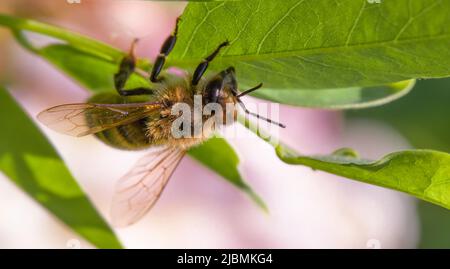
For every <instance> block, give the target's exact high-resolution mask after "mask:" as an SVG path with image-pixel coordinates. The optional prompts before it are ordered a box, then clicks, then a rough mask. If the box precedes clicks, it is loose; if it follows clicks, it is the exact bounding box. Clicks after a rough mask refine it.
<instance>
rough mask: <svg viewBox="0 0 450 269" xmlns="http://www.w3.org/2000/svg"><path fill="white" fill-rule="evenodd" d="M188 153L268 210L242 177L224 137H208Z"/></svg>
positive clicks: (236, 156) (233, 153) (234, 153)
mask: <svg viewBox="0 0 450 269" xmlns="http://www.w3.org/2000/svg"><path fill="white" fill-rule="evenodd" d="M189 155H190V156H191V157H193V158H194V159H196V160H198V161H200V162H201V163H202V164H203V165H205V166H207V167H209V168H210V169H211V170H213V171H215V172H216V173H218V174H219V175H221V176H222V177H224V178H226V179H227V180H228V181H229V182H231V183H232V184H233V185H235V186H236V187H238V188H239V189H241V190H242V191H244V192H246V193H247V194H248V195H249V197H250V198H252V199H253V201H255V202H256V204H258V205H259V206H260V207H261V208H262V209H263V210H264V211H266V212H268V209H267V206H266V205H265V203H264V201H263V200H262V199H261V198H260V197H259V196H258V195H257V194H256V193H255V192H254V191H253V190H252V189H251V187H250V186H249V185H248V184H247V183H246V182H245V181H244V180H243V179H242V177H241V174H240V173H239V170H238V165H239V157H238V155H237V154H236V152H235V151H234V149H233V148H232V147H231V146H230V145H229V144H228V142H227V141H226V140H225V139H223V138H219V137H213V138H210V139H209V140H207V141H206V142H204V143H203V144H202V145H201V146H198V147H194V148H192V149H190V150H189Z"/></svg>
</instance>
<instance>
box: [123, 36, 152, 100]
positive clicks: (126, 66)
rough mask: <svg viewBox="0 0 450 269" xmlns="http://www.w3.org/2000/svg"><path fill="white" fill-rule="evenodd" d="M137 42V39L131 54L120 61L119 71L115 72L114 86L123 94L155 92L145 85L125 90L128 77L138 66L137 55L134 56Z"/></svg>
mask: <svg viewBox="0 0 450 269" xmlns="http://www.w3.org/2000/svg"><path fill="white" fill-rule="evenodd" d="M136 42H137V39H135V40H134V41H133V43H132V45H131V49H130V52H129V54H128V55H126V56H125V57H124V58H123V59H122V61H121V62H120V66H119V72H117V73H116V74H114V87H115V88H116V90H117V92H118V93H119V94H120V95H121V96H131V95H143V94H153V90H151V89H147V88H143V87H139V88H135V89H129V90H124V87H125V84H126V82H127V80H128V78H129V77H130V76H131V74H133V72H134V69H135V67H136V57H135V56H134V47H135V45H136Z"/></svg>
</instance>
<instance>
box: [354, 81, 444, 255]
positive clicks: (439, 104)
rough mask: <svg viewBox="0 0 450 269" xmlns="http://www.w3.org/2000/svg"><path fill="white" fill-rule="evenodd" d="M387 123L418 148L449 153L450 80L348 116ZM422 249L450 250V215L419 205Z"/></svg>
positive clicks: (423, 86)
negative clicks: (384, 104)
mask: <svg viewBox="0 0 450 269" xmlns="http://www.w3.org/2000/svg"><path fill="white" fill-rule="evenodd" d="M348 116H349V117H351V118H354V117H358V118H369V119H376V120H380V121H383V122H386V123H388V124H390V125H392V126H393V127H395V128H396V129H397V130H398V131H399V132H400V133H402V134H403V135H404V136H405V137H406V138H407V139H408V140H409V141H410V143H411V144H412V145H413V146H414V147H417V148H431V149H435V150H442V151H446V152H449V151H450V118H449V116H450V78H446V79H434V80H420V81H418V83H417V85H416V87H415V88H414V90H413V91H411V93H410V94H408V95H407V96H406V97H404V98H402V99H399V100H398V101H395V102H393V103H390V104H388V105H386V106H383V107H378V108H376V109H365V110H358V111H351V112H348ZM418 209H419V213H420V217H421V223H422V230H421V233H422V240H421V243H420V245H419V246H420V247H422V248H450V214H449V211H448V210H446V209H443V208H440V207H437V206H434V205H431V204H427V203H424V202H420V203H419V207H418Z"/></svg>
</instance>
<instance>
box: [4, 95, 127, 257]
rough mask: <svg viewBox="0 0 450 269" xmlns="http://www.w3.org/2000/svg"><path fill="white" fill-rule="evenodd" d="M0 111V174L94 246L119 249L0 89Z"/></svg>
mask: <svg viewBox="0 0 450 269" xmlns="http://www.w3.org/2000/svg"><path fill="white" fill-rule="evenodd" d="M0 107H1V109H0V122H1V123H2V132H0V170H1V171H2V172H3V173H4V174H5V175H6V176H8V177H9V178H10V179H11V180H12V181H13V182H14V183H15V184H17V186H18V187H20V188H21V189H22V190H24V191H25V192H27V193H28V194H29V195H30V196H31V197H32V198H33V199H35V200H36V201H37V202H38V203H40V204H41V205H42V206H44V207H45V208H47V209H48V210H49V211H50V212H51V213H53V214H54V215H55V216H56V217H58V218H59V219H60V220H61V221H63V222H64V223H65V224H67V225H68V226H69V227H70V228H72V229H73V230H74V231H76V232H77V233H79V234H80V235H81V236H83V237H84V238H86V239H87V240H88V241H89V242H91V243H92V244H93V245H94V246H96V247H99V248H121V247H122V246H121V244H120V242H119V240H118V239H117V237H116V236H115V235H114V233H113V231H112V230H111V228H110V227H109V226H108V225H107V224H106V222H105V221H104V220H103V218H102V217H101V216H100V214H99V213H98V212H97V211H96V209H95V208H94V206H93V205H92V203H91V202H90V201H89V199H88V198H87V197H86V196H85V194H84V193H83V191H82V190H81V189H80V187H79V186H78V184H77V183H76V181H75V179H74V178H73V177H72V175H71V174H70V172H69V170H68V169H67V167H66V166H65V165H64V162H63V160H61V158H60V157H59V155H58V154H57V153H56V151H55V150H54V149H53V147H52V146H51V145H50V143H49V141H48V140H47V139H46V138H45V136H44V135H42V133H41V132H40V131H39V129H38V128H37V127H36V126H35V125H34V123H33V122H32V121H31V120H30V119H29V117H28V116H27V115H26V114H25V113H24V112H23V111H22V109H21V108H20V107H19V106H18V105H17V104H16V103H15V101H14V100H13V99H12V97H11V96H10V95H9V94H8V93H7V91H6V90H5V89H3V88H0Z"/></svg>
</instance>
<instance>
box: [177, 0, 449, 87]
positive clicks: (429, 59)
mask: <svg viewBox="0 0 450 269" xmlns="http://www.w3.org/2000/svg"><path fill="white" fill-rule="evenodd" d="M448 14H450V1H439V0H414V1H410V0H395V1H382V2H381V3H380V4H376V3H374V4H370V3H369V1H367V0H347V1H344V0H337V1H329V0H272V1H264V0H247V1H240V2H210V3H189V4H188V6H187V8H186V9H185V11H184V13H183V16H182V21H181V25H180V34H179V39H178V43H177V45H176V47H175V49H174V51H173V52H172V54H171V55H170V56H169V63H170V64H172V65H174V66H186V67H188V66H193V65H195V64H197V63H199V62H200V61H201V59H203V58H204V57H205V56H206V55H208V54H209V53H211V52H212V51H213V50H214V49H215V48H216V47H217V45H218V44H220V43H221V42H223V41H224V40H229V41H230V42H231V45H230V46H229V47H228V48H226V49H224V50H223V52H222V53H221V54H220V55H219V56H218V57H217V58H216V60H215V61H214V62H213V63H212V65H211V69H214V70H219V69H221V68H224V67H227V66H230V65H232V66H235V67H236V70H237V73H238V78H239V80H240V81H241V82H243V83H244V84H245V85H247V86H248V85H254V84H255V83H258V82H263V83H264V84H265V86H267V87H269V88H271V89H273V90H277V89H280V88H290V89H318V88H320V89H323V88H325V89H328V88H342V87H362V86H376V85H381V84H385V83H392V82H396V81H402V80H406V79H411V78H430V77H444V76H449V75H450V46H449V44H450V27H448V25H449V24H450V16H449V15H448Z"/></svg>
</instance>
